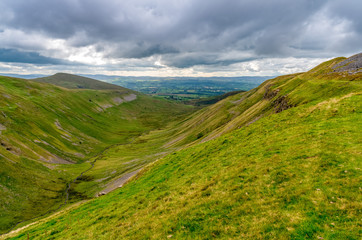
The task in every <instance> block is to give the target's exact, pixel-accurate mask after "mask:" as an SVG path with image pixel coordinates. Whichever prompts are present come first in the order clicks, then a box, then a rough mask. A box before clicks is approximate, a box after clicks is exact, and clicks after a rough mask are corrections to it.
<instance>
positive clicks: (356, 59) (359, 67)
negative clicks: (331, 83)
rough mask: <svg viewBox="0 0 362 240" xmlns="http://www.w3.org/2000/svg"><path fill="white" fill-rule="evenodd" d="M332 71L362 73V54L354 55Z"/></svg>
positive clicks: (338, 64)
mask: <svg viewBox="0 0 362 240" xmlns="http://www.w3.org/2000/svg"><path fill="white" fill-rule="evenodd" d="M332 69H334V72H344V71H347V72H349V73H356V72H362V53H359V54H356V55H353V56H352V57H349V58H347V59H346V60H344V61H342V62H340V63H337V64H336V65H334V66H333V67H332Z"/></svg>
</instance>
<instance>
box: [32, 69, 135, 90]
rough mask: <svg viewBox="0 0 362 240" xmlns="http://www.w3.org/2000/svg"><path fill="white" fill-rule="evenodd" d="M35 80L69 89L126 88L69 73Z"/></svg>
mask: <svg viewBox="0 0 362 240" xmlns="http://www.w3.org/2000/svg"><path fill="white" fill-rule="evenodd" d="M33 81H37V82H44V83H51V84H54V85H57V86H60V87H64V88H69V89H96V90H111V89H112V90H125V88H123V87H121V86H118V85H114V84H110V83H106V82H102V81H98V80H95V79H92V78H87V77H82V76H78V75H73V74H68V73H56V74H54V75H52V76H49V77H42V78H35V79H33ZM128 91H130V90H128Z"/></svg>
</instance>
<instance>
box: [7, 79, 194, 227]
mask: <svg viewBox="0 0 362 240" xmlns="http://www.w3.org/2000/svg"><path fill="white" fill-rule="evenodd" d="M190 111H192V108H191V107H189V106H184V105H180V104H179V105H178V104H175V103H171V102H167V101H163V100H158V99H154V98H152V97H149V96H146V95H143V94H139V93H136V92H134V91H131V90H128V89H125V88H119V87H117V86H116V87H115V89H114V90H85V89H82V90H73V89H70V90H68V89H65V88H60V87H56V86H54V85H50V84H46V83H38V82H34V81H28V80H23V79H16V78H10V77H0V144H1V145H0V165H1V168H0V195H1V196H3V197H1V198H0V209H1V210H0V233H1V232H3V231H5V230H7V229H9V228H10V227H12V226H14V224H15V223H17V222H20V221H22V220H26V219H30V218H32V217H34V216H38V215H39V214H42V213H45V212H47V211H49V210H51V209H55V208H57V207H58V206H59V204H60V203H61V202H64V200H65V194H66V192H65V190H66V187H67V183H69V182H70V181H73V179H74V178H75V177H76V176H79V174H80V173H81V172H83V171H85V170H87V169H89V168H90V166H91V165H90V162H92V161H94V160H95V158H96V157H98V156H99V155H100V153H102V152H103V151H104V150H105V149H107V148H109V147H110V146H114V145H121V144H126V143H129V142H131V141H134V139H137V138H138V137H139V136H141V135H144V134H146V133H148V132H149V131H151V130H154V129H159V128H163V127H164V126H165V125H167V124H168V123H171V122H172V121H174V120H176V119H178V118H179V117H180V116H181V115H183V114H185V113H186V114H187V113H188V112H190ZM136 162H137V161H136ZM75 163H76V164H75ZM137 164H138V165H137V166H135V167H140V166H142V164H145V163H143V162H137ZM119 170H120V171H121V170H122V171H123V172H125V171H128V170H132V169H131V168H125V166H120V167H119ZM121 173H122V172H115V173H114V175H116V174H118V175H120V174H121ZM94 180H97V179H94ZM93 183H94V185H96V184H97V182H93ZM71 193H72V194H71V199H73V201H76V200H79V199H84V198H85V196H83V195H82V193H77V192H75V190H74V189H71ZM74 198H75V199H74Z"/></svg>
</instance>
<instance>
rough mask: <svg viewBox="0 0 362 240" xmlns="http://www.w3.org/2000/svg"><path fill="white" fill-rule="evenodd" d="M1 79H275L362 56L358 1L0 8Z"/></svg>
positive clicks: (57, 2)
mask: <svg viewBox="0 0 362 240" xmlns="http://www.w3.org/2000/svg"><path fill="white" fill-rule="evenodd" d="M0 9H1V15H0V72H1V73H15V74H45V75H47V74H54V73H56V72H68V73H74V74H105V75H121V76H122V75H123V76H163V77H165V76H194V77H201V76H202V77H210V76H225V77H232V76H275V75H281V74H288V73H295V72H301V71H306V70H308V69H310V68H312V67H313V66H316V65H317V64H319V63H321V62H323V61H325V60H328V59H331V58H334V57H339V56H345V57H349V56H351V55H354V54H356V53H359V52H362V44H361V43H362V41H361V39H362V14H361V12H362V1H360V0H292V1H291V0H152V1H151V0H148V1H147V0H51V1H47V0H1V1H0Z"/></svg>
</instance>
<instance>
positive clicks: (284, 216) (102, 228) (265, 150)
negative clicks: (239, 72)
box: [14, 59, 362, 239]
mask: <svg viewBox="0 0 362 240" xmlns="http://www.w3.org/2000/svg"><path fill="white" fill-rule="evenodd" d="M338 61H341V59H336V60H332V61H330V62H327V63H324V64H322V65H320V66H319V67H317V68H315V69H313V70H311V71H310V72H307V73H304V74H298V75H292V76H285V77H280V78H277V79H273V80H270V81H269V82H267V83H265V84H264V85H263V86H261V87H260V88H258V89H256V90H253V91H251V92H248V93H246V95H244V94H242V95H240V97H243V96H247V97H248V98H249V99H253V97H255V98H259V103H255V102H250V103H249V104H250V106H260V105H261V106H264V107H263V109H264V110H260V109H259V108H257V107H256V109H258V111H256V112H255V113H253V114H254V116H253V117H256V116H259V114H260V113H261V112H260V111H263V113H264V115H263V116H264V117H262V118H260V119H259V120H258V121H255V122H254V123H253V124H250V125H245V124H244V123H245V122H247V121H245V120H244V123H243V122H242V121H240V122H238V123H239V124H241V126H243V127H241V128H240V129H237V130H234V131H231V132H230V133H228V134H226V135H224V136H222V137H219V138H217V139H214V140H212V141H209V142H206V143H202V144H198V145H194V146H192V147H189V148H187V149H184V150H181V151H178V152H176V153H173V154H171V155H168V156H167V157H165V158H163V159H161V160H159V161H158V162H156V163H155V164H153V165H151V166H150V167H149V168H148V169H147V170H144V171H143V172H142V174H140V175H139V177H138V179H137V180H135V181H132V182H130V183H129V184H127V185H126V186H125V187H123V188H121V189H119V190H117V191H115V192H113V193H111V194H109V195H106V196H104V197H101V198H98V199H96V200H92V201H90V202H88V203H86V204H84V205H82V206H80V207H79V208H76V209H73V210H70V211H66V212H65V214H61V215H60V216H57V217H54V218H50V219H48V220H46V221H40V223H39V224H36V225H35V226H33V227H30V228H29V229H27V230H26V231H24V232H22V233H21V234H20V235H19V236H18V237H14V239H18V238H26V237H27V236H28V235H29V236H31V237H32V238H33V239H43V238H57V239H70V238H77V239H91V238H93V239H119V238H123V239H124V238H129V239H148V238H151V239H160V238H161V239H162V238H166V237H172V238H176V239H184V238H189V239H210V238H225V239H228V238H248V239H275V238H278V239H290V238H292V239H306V238H320V239H322V238H323V239H359V238H360V237H361V231H360V228H361V226H360V219H359V216H360V214H361V212H360V209H361V207H362V206H361V202H362V199H361V192H360V191H361V189H360V186H361V172H360V170H361V167H362V166H361V165H362V163H361V152H360V149H361V148H362V143H361V135H362V129H361V126H362V117H361V116H362V111H361V109H362V106H361V103H362V96H361V92H362V86H361V79H362V77H361V74H354V75H344V74H330V73H329V71H330V69H329V67H330V65H331V64H332V63H335V62H338ZM267 84H273V85H272V87H271V88H272V89H273V90H276V89H277V88H278V89H279V93H280V94H283V95H286V94H288V102H289V103H290V104H293V105H295V107H293V108H290V109H287V110H285V111H283V112H281V113H278V114H270V113H272V112H273V111H275V108H276V106H275V104H274V105H273V98H272V99H264V97H263V96H264V93H265V91H266V90H265V86H266V85H267ZM263 88H264V89H263ZM253 95H254V96H253ZM276 98H278V96H275V97H274V99H276ZM236 100H237V99H236V96H232V97H231V98H229V99H226V100H223V101H221V102H223V103H224V104H225V105H227V104H229V103H230V102H231V101H236ZM239 100H240V99H239ZM218 104H220V103H218ZM218 104H216V105H218ZM239 104H240V105H241V106H240V108H241V109H242V108H245V104H248V103H244V104H243V101H239ZM213 107H215V106H213ZM213 107H211V108H209V109H211V110H212V109H213ZM216 107H219V109H221V108H222V107H223V106H222V105H221V106H220V105H218V106H216ZM225 108H226V107H225ZM225 108H224V109H225ZM254 108H255V107H254ZM260 108H261V107H260ZM245 111H251V110H249V109H246V110H245ZM245 111H244V112H241V113H240V116H243V114H246V113H245ZM199 114H201V115H203V116H206V115H205V114H207V111H206V110H201V112H199V113H197V114H194V117H195V116H196V117H198V116H200V115H199ZM211 116H212V115H211ZM244 116H249V115H244ZM236 118H237V117H235V118H234V119H236ZM250 118H252V117H250ZM187 121H188V122H190V121H192V119H189V120H187ZM204 123H205V121H204ZM204 123H203V124H204ZM228 123H229V122H228V121H226V124H228ZM184 124H185V123H184ZM199 126H202V124H200V125H199ZM234 128H235V127H234ZM213 129H215V128H213ZM225 131H226V130H225ZM227 131H230V129H227ZM209 132H211V131H209Z"/></svg>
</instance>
